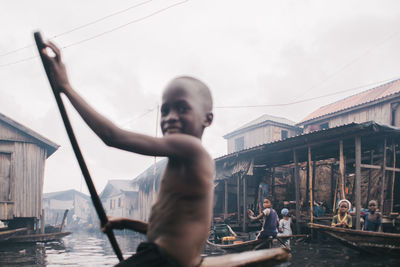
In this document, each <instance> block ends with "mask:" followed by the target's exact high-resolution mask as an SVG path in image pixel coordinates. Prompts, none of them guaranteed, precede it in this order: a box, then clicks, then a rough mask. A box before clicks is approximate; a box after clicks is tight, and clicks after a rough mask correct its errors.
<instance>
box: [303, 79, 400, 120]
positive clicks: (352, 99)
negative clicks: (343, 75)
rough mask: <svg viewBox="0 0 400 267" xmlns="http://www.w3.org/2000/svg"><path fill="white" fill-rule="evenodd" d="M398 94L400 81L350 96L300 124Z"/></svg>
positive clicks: (322, 109) (326, 107) (311, 115)
mask: <svg viewBox="0 0 400 267" xmlns="http://www.w3.org/2000/svg"><path fill="white" fill-rule="evenodd" d="M397 93H400V79H397V80H394V81H391V82H388V83H385V84H382V85H380V86H378V87H374V88H371V89H369V90H367V91H364V92H361V93H359V94H356V95H353V96H349V97H347V98H345V99H342V100H339V101H336V102H334V103H332V104H329V105H326V106H323V107H320V108H319V109H317V110H316V111H314V112H312V113H311V114H309V115H308V116H307V117H305V118H304V119H303V120H301V121H300V122H299V123H298V124H302V123H304V122H307V121H309V120H312V119H316V118H319V117H322V116H325V115H329V114H334V113H336V112H339V111H343V110H346V109H349V108H352V107H356V106H359V105H362V104H367V103H370V102H374V101H378V100H379V101H382V100H385V98H387V97H389V96H391V95H394V94H397Z"/></svg>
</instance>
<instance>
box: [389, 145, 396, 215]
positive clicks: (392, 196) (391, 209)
mask: <svg viewBox="0 0 400 267" xmlns="http://www.w3.org/2000/svg"><path fill="white" fill-rule="evenodd" d="M392 152H393V169H394V168H396V144H395V141H394V140H393V143H392ZM395 179H396V172H395V171H394V170H393V172H392V188H391V189H392V193H391V194H390V197H391V199H390V213H392V212H393V201H394V183H395Z"/></svg>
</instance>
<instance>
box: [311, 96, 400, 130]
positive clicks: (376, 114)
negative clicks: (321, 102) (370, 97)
mask: <svg viewBox="0 0 400 267" xmlns="http://www.w3.org/2000/svg"><path fill="white" fill-rule="evenodd" d="M396 112H397V113H400V111H399V110H397V111H396ZM391 117H392V115H391V104H390V103H381V104H377V105H375V106H372V107H369V108H364V109H361V110H355V111H352V112H348V113H345V114H341V115H337V116H334V117H332V118H329V119H327V120H323V121H322V120H321V121H317V122H314V123H312V124H308V125H306V126H305V129H304V132H305V133H308V132H311V131H313V130H317V129H319V125H320V124H323V123H326V122H329V128H334V127H336V126H340V125H345V124H349V123H352V122H356V123H360V122H367V121H375V122H376V123H380V124H385V125H390V124H391ZM397 126H400V125H397Z"/></svg>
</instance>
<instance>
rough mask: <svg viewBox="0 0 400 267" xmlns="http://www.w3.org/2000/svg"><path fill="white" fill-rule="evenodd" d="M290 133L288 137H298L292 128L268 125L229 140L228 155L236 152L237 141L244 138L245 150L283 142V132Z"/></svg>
mask: <svg viewBox="0 0 400 267" xmlns="http://www.w3.org/2000/svg"><path fill="white" fill-rule="evenodd" d="M282 130H286V131H288V137H292V136H295V135H296V132H295V131H294V130H293V129H291V128H289V127H288V128H285V127H280V126H275V125H267V126H264V127H259V128H255V129H252V130H250V131H248V132H245V133H242V134H238V135H235V136H233V137H231V138H229V139H228V140H227V141H228V154H230V153H233V152H236V150H235V139H237V138H240V137H244V148H245V149H246V148H250V147H255V146H258V145H262V144H266V143H270V142H273V141H277V140H281V131H282Z"/></svg>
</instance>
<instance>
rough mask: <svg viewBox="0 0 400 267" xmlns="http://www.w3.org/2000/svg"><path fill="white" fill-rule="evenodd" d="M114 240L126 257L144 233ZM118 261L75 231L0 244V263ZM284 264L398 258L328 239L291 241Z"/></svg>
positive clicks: (97, 239) (103, 245)
mask: <svg viewBox="0 0 400 267" xmlns="http://www.w3.org/2000/svg"><path fill="white" fill-rule="evenodd" d="M117 240H118V243H119V245H120V247H121V250H122V251H123V253H124V257H125V258H127V257H129V256H130V255H132V254H133V253H134V251H136V248H137V246H138V245H139V243H140V242H141V241H143V240H144V239H143V236H141V235H135V234H127V235H119V234H117ZM116 263H118V259H117V258H116V256H115V255H114V253H113V251H112V249H111V246H110V245H109V242H108V240H107V239H106V237H105V236H104V235H103V234H101V233H97V234H93V233H74V234H72V235H70V236H67V237H64V238H63V240H62V241H61V242H53V243H46V244H42V243H38V244H36V245H26V244H24V245H15V246H7V247H4V246H3V247H0V266H1V267H8V266H13V267H14V266H24V267H26V266H33V267H39V266H46V267H50V266H96V267H106V266H113V265H115V264H116ZM287 266H309V267H314V266H315V267H316V266H324V267H330V266H340V267H345V266H360V267H364V266H374V267H375V266H400V259H399V258H398V259H394V258H387V257H373V256H369V255H362V254H360V253H358V252H356V251H354V250H352V249H349V248H346V247H343V246H342V245H340V244H338V243H336V242H334V241H331V240H326V239H323V240H319V241H318V242H299V243H297V244H293V243H292V258H291V260H290V262H287V263H283V264H281V265H280V266H279V267H287Z"/></svg>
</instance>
